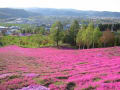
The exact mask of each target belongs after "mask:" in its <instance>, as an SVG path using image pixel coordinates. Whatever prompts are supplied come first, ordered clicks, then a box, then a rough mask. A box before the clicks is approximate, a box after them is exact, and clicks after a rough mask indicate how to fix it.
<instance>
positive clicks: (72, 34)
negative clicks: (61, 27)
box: [69, 20, 79, 45]
mask: <svg viewBox="0 0 120 90" xmlns="http://www.w3.org/2000/svg"><path fill="white" fill-rule="evenodd" d="M78 31H79V23H78V21H77V20H74V22H73V23H72V25H71V27H70V32H69V36H70V39H71V44H73V45H76V36H77V33H78Z"/></svg>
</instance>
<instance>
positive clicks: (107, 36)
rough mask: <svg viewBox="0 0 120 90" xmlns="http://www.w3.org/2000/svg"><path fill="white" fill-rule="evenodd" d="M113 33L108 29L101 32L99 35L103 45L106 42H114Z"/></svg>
mask: <svg viewBox="0 0 120 90" xmlns="http://www.w3.org/2000/svg"><path fill="white" fill-rule="evenodd" d="M114 39H115V36H114V33H112V32H111V31H110V30H109V29H107V30H106V31H104V32H103V35H102V37H101V39H100V40H101V42H102V43H103V44H104V47H105V46H106V44H113V43H114Z"/></svg>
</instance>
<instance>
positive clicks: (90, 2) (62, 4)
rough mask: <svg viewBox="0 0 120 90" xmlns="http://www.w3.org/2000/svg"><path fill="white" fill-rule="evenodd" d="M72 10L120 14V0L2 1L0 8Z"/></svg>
mask: <svg viewBox="0 0 120 90" xmlns="http://www.w3.org/2000/svg"><path fill="white" fill-rule="evenodd" d="M4 7H11V8H13V7H15V8H21V7H22V8H28V7H40V8H72V9H78V10H97V11H117V12H120V0H0V8H4Z"/></svg>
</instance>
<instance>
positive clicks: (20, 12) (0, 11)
mask: <svg viewBox="0 0 120 90" xmlns="http://www.w3.org/2000/svg"><path fill="white" fill-rule="evenodd" d="M34 15H39V14H37V13H32V12H29V11H26V10H24V9H12V8H0V18H2V19H4V18H19V17H21V18H27V17H30V16H34Z"/></svg>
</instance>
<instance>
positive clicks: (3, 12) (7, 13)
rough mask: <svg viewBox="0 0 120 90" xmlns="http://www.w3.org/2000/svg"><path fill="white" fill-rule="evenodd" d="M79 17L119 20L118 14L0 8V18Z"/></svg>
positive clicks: (70, 10) (119, 15) (72, 10)
mask: <svg viewBox="0 0 120 90" xmlns="http://www.w3.org/2000/svg"><path fill="white" fill-rule="evenodd" d="M41 15H42V16H80V17H115V18H120V12H108V11H102V12H100V11H82V10H74V9H52V8H25V9H11V8H0V18H18V17H21V18H27V17H31V16H41Z"/></svg>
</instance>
